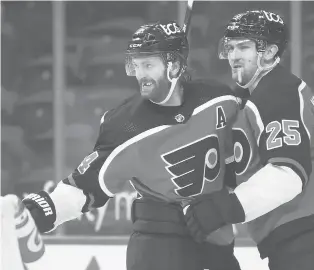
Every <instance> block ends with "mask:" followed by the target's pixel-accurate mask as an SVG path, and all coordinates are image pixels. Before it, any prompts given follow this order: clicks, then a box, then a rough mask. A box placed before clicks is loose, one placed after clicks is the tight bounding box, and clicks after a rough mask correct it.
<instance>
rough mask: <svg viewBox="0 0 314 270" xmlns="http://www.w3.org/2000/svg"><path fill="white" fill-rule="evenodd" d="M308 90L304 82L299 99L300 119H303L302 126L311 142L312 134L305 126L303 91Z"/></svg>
mask: <svg viewBox="0 0 314 270" xmlns="http://www.w3.org/2000/svg"><path fill="white" fill-rule="evenodd" d="M305 88H306V83H305V82H304V81H302V83H301V84H300V85H299V88H298V90H299V97H300V117H301V121H302V124H303V126H304V128H305V130H306V133H307V135H308V136H309V139H310V141H311V133H310V132H309V130H308V128H307V126H306V125H305V122H304V98H303V95H302V90H304V89H305Z"/></svg>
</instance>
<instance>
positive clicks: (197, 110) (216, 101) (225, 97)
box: [192, 95, 239, 115]
mask: <svg viewBox="0 0 314 270" xmlns="http://www.w3.org/2000/svg"><path fill="white" fill-rule="evenodd" d="M227 100H232V101H234V102H236V103H237V104H239V102H238V100H237V98H236V97H234V96H232V95H226V96H221V97H217V98H214V99H212V100H210V101H208V102H206V103H204V104H202V105H201V106H198V107H197V108H195V109H194V111H193V114H192V115H196V114H198V113H200V112H201V111H203V110H205V109H207V108H209V107H210V106H213V105H214V104H217V103H219V102H222V101H227Z"/></svg>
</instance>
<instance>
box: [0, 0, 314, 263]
mask: <svg viewBox="0 0 314 270" xmlns="http://www.w3.org/2000/svg"><path fill="white" fill-rule="evenodd" d="M185 5H186V2H183V1H182V2H180V1H168V2H165V1H158V2H157V1H138V2H133V1H125V2H122V1H115V2H109V1H96V2H92V1H79V2H76V1H73V2H72V1H69V2H49V1H47V2H37V1H21V2H13V1H2V2H1V195H6V194H8V193H15V194H18V195H19V196H21V197H22V196H25V194H27V193H28V192H30V191H37V190H40V189H45V190H48V191H51V190H52V189H53V188H54V186H55V184H56V182H55V180H61V179H63V178H64V177H65V176H67V175H68V174H69V173H70V172H71V171H72V169H73V168H75V167H76V166H77V165H78V164H79V163H80V162H81V160H82V158H83V157H84V156H85V155H86V154H88V153H89V151H90V150H91V149H92V147H93V146H94V142H95V140H96V137H97V134H98V127H99V121H100V118H101V116H102V114H103V113H104V112H105V111H107V110H108V109H111V108H113V107H115V106H116V105H117V104H118V103H119V102H121V101H122V100H123V99H125V98H127V97H128V96H130V95H132V94H133V93H135V92H136V91H137V88H138V86H137V82H136V80H135V79H134V78H132V77H127V76H126V74H125V69H124V51H125V49H126V45H127V42H128V40H129V38H130V37H131V35H132V33H133V32H134V31H135V30H136V29H137V28H138V27H139V26H140V25H142V24H144V23H148V22H153V21H157V20H162V19H174V20H178V21H179V22H180V23H182V21H183V18H184V13H185ZM252 8H254V9H258V8H263V9H267V10H269V11H273V12H276V13H278V14H280V15H282V17H283V18H284V20H285V21H286V23H287V24H288V25H289V27H290V29H291V40H292V43H290V46H289V49H288V50H287V52H286V53H285V54H284V57H283V59H282V63H283V64H284V65H285V66H287V67H289V68H291V70H292V71H293V72H294V73H295V74H297V75H300V76H301V77H302V78H303V79H304V80H305V81H306V82H307V83H308V84H309V85H310V86H311V87H314V76H313V74H314V2H312V1H304V2H301V1H296V2H289V1H278V2H277V1H270V2H267V1H261V2H258V1H251V2H247V1H243V2H240V1H231V2H226V1H196V2H195V3H194V10H193V15H192V22H191V30H190V35H189V40H190V45H191V53H190V57H189V64H190V70H191V72H192V74H193V76H194V78H197V77H212V78H216V79H218V80H220V81H224V82H227V83H228V84H230V85H232V82H231V79H230V78H231V76H230V71H229V68H228V64H227V62H226V61H221V60H219V59H218V57H217V44H218V40H219V39H220V38H221V36H222V34H223V31H224V26H225V24H226V23H227V21H228V20H229V19H230V18H231V17H232V16H233V15H234V14H236V13H239V12H242V11H245V10H247V9H252ZM125 188H126V190H128V191H125V192H121V193H119V194H118V195H117V197H116V198H115V199H114V200H112V201H110V203H109V204H108V206H106V207H103V208H100V209H98V210H95V211H93V212H90V213H88V214H86V215H84V216H82V217H81V220H80V222H78V221H72V222H69V223H67V224H66V225H64V226H63V227H62V228H61V229H59V230H57V231H55V232H53V233H51V234H50V235H49V236H47V237H46V241H47V243H56V242H57V241H59V240H60V239H61V240H62V239H65V238H64V237H66V239H67V240H69V241H73V243H74V242H76V241H77V240H78V239H80V241H91V239H95V238H93V237H94V236H97V241H104V242H106V241H107V243H111V244H113V243H126V240H127V236H128V234H129V232H130V229H131V227H130V224H131V223H130V205H131V202H132V200H133V198H134V196H135V194H134V192H133V190H132V189H131V187H125ZM65 207H66V206H65ZM238 231H239V240H238V242H237V244H238V245H239V246H243V245H244V246H245V245H250V244H251V243H250V241H249V239H248V237H247V236H246V232H245V227H239V228H238ZM61 240H60V241H61ZM95 241H96V240H95ZM89 243H92V242H89ZM90 269H97V268H90Z"/></svg>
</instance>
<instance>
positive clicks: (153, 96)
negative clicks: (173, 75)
mask: <svg viewBox="0 0 314 270" xmlns="http://www.w3.org/2000/svg"><path fill="white" fill-rule="evenodd" d="M133 65H134V69H135V74H136V79H137V81H138V83H139V86H140V92H141V95H142V97H144V98H146V99H150V100H152V101H155V102H160V101H162V100H164V99H165V98H166V96H167V94H168V92H169V89H170V82H169V80H168V79H167V75H166V66H165V64H164V62H163V60H162V59H161V58H160V57H159V56H150V57H143V58H138V57H137V58H133Z"/></svg>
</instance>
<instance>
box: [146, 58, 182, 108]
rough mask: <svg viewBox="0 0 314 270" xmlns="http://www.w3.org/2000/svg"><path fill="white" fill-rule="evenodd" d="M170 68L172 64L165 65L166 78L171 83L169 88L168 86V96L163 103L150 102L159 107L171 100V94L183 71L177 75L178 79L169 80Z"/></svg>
mask: <svg viewBox="0 0 314 270" xmlns="http://www.w3.org/2000/svg"><path fill="white" fill-rule="evenodd" d="M171 67H172V62H168V64H167V78H168V80H169V81H170V82H171V86H170V90H169V92H168V95H167V96H166V98H165V99H164V100H163V101H161V102H155V101H152V100H151V101H152V102H153V103H155V104H159V105H163V104H165V103H166V102H167V101H168V100H169V99H170V98H171V96H172V94H173V91H174V88H175V87H176V85H177V82H178V80H179V78H180V76H181V74H182V73H183V70H182V71H181V72H180V74H179V76H178V77H176V78H172V79H171V78H170V70H171Z"/></svg>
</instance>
